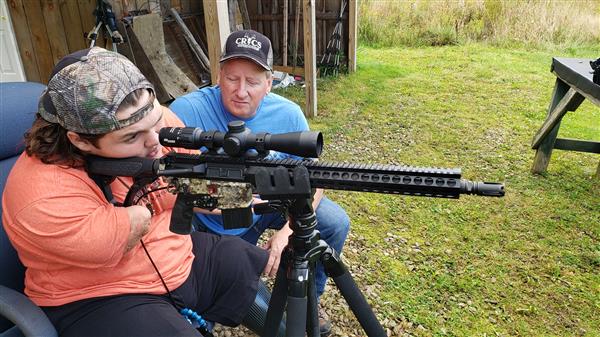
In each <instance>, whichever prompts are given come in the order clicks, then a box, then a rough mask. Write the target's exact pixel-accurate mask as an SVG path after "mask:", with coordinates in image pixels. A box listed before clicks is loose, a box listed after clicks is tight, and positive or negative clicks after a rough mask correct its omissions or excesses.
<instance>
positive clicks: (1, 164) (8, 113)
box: [0, 82, 58, 337]
mask: <svg viewBox="0 0 600 337" xmlns="http://www.w3.org/2000/svg"><path fill="white" fill-rule="evenodd" d="M44 89H45V86H44V85H42V84H39V83H33V82H5V83H0V191H2V192H4V185H5V183H6V178H7V177H8V173H9V172H10V169H11V168H12V166H13V165H14V163H15V161H16V160H17V158H18V157H19V155H20V154H21V152H22V151H23V134H24V133H25V131H26V130H27V129H29V128H30V127H31V123H32V122H33V120H34V119H35V113H36V111H37V103H38V99H39V97H40V95H41V93H42V91H43V90H44ZM23 188H28V186H23ZM1 215H2V208H1V207H0V216H1ZM24 280H25V268H24V267H23V265H22V264H21V262H20V261H19V258H18V256H17V253H16V252H15V250H14V248H13V247H12V245H11V243H10V241H9V240H8V237H7V236H6V233H5V232H4V226H0V337H9V336H10V337H13V336H58V334H57V333H56V329H54V326H52V324H51V323H50V321H49V320H48V318H47V317H46V315H45V314H44V312H43V311H42V310H41V309H40V308H39V307H37V306H36V305H35V304H34V303H33V302H32V301H31V300H30V299H29V298H27V296H25V295H24V294H23V289H24Z"/></svg>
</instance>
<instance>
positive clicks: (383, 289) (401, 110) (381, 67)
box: [279, 43, 600, 336]
mask: <svg viewBox="0 0 600 337" xmlns="http://www.w3.org/2000/svg"><path fill="white" fill-rule="evenodd" d="M553 56H562V57H586V58H595V57H598V56H600V46H598V47H595V48H559V47H556V48H554V49H529V48H527V49H525V48H517V49H508V48H501V47H494V46H491V45H487V44H480V43H471V44H467V45H462V46H445V47H424V48H409V47H402V48H390V49H372V48H368V47H361V48H359V50H358V69H357V72H356V73H354V74H351V75H347V76H342V77H340V78H338V79H335V80H332V79H328V80H319V84H318V109H319V112H318V117H316V118H313V119H311V120H310V124H311V128H312V129H313V130H320V131H322V132H323V133H324V136H325V143H326V144H325V150H324V156H323V158H324V159H326V160H334V161H348V162H366V163H396V164H399V163H403V164H410V165H416V166H436V167H461V168H462V171H463V178H466V179H471V180H486V181H498V182H503V183H505V184H506V191H507V194H506V197H504V198H502V199H493V198H482V197H472V196H466V197H461V199H460V200H442V199H431V198H418V197H398V196H390V195H378V194H367V193H355V192H336V191H328V192H327V194H328V195H330V196H331V197H332V198H333V199H335V200H336V201H338V202H339V203H340V204H342V205H343V206H344V207H345V208H346V210H347V211H348V213H349V215H350V216H351V218H352V236H351V238H350V240H349V242H348V249H346V251H345V258H346V261H347V263H348V264H349V265H350V266H351V268H354V269H351V270H354V271H355V272H356V274H357V275H355V276H356V278H357V280H358V282H359V284H360V286H361V289H371V290H372V292H371V294H372V296H375V297H374V298H371V300H372V303H373V305H374V307H375V310H376V311H377V314H378V316H379V317H380V318H381V319H387V320H388V322H390V321H391V322H394V324H400V323H401V322H403V323H402V324H403V325H402V326H403V331H407V332H409V333H411V334H417V335H457V336H472V335H479V336H482V335H484V334H487V335H495V334H499V335H503V336H504V335H511V336H512V335H524V336H540V335H556V336H571V335H590V336H597V335H599V331H600V320H598V319H597V317H598V313H599V312H600V276H599V275H600V189H599V187H600V183H599V180H598V179H596V178H593V175H594V173H595V171H596V167H597V165H598V159H599V158H598V155H596V154H589V153H579V152H569V151H559V150H555V151H554V154H553V157H552V161H551V163H550V166H549V168H548V172H547V173H545V174H544V175H542V176H539V175H533V174H531V173H530V168H531V165H532V163H533V156H534V153H535V152H534V150H532V149H531V148H530V145H531V140H532V138H533V136H534V135H535V133H536V131H537V129H538V128H539V126H540V125H541V123H542V122H543V120H544V118H545V116H546V109H547V107H548V103H549V102H550V96H551V93H552V88H553V85H554V81H555V77H554V75H553V74H552V73H551V72H550V63H551V59H552V57H553ZM279 93H281V94H283V95H285V96H288V97H290V98H292V99H294V100H296V101H297V102H299V103H300V105H301V106H302V105H303V103H302V102H303V100H304V93H303V91H302V89H299V88H291V89H288V90H282V91H279ZM599 117H600V109H599V108H598V107H597V106H594V105H593V104H591V103H589V102H585V103H584V104H582V106H581V107H580V108H579V109H578V110H577V111H576V112H570V113H568V114H567V115H566V117H565V118H564V119H563V123H562V124H561V125H562V126H561V136H564V137H571V138H578V139H588V140H596V141H597V140H599V139H600V123H598V120H600V119H599ZM334 320H335V317H334ZM406 322H409V323H410V324H408V323H406ZM388 324H390V326H392V323H388Z"/></svg>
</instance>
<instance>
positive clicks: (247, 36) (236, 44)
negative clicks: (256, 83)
mask: <svg viewBox="0 0 600 337" xmlns="http://www.w3.org/2000/svg"><path fill="white" fill-rule="evenodd" d="M235 58H245V59H248V60H251V61H254V62H255V63H256V64H258V65H260V66H261V67H263V68H265V70H269V71H273V48H272V47H271V41H270V40H269V38H268V37H266V36H264V35H262V34H261V33H259V32H256V31H253V30H239V31H237V32H233V33H231V34H229V36H228V37H227V42H225V50H223V55H221V59H220V60H219V62H225V61H227V60H231V59H235Z"/></svg>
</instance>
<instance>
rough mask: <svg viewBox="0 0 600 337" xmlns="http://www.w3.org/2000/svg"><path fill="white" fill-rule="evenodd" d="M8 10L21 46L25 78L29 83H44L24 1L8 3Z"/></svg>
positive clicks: (18, 0)
mask: <svg viewBox="0 0 600 337" xmlns="http://www.w3.org/2000/svg"><path fill="white" fill-rule="evenodd" d="M8 10H9V12H10V18H11V20H12V24H13V28H14V31H15V37H16V40H17V44H18V46H19V53H20V54H21V61H22V62H23V69H24V70H25V76H26V77H27V80H28V81H33V82H42V79H41V77H40V72H39V69H38V61H37V57H36V53H35V50H34V48H33V42H32V41H31V35H30V32H29V25H28V24H27V16H26V15H25V8H24V7H23V0H10V1H9V2H8Z"/></svg>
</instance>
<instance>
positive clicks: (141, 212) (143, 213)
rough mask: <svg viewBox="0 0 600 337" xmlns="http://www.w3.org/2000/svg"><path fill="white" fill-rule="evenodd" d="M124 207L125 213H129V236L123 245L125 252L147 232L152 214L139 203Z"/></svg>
mask: <svg viewBox="0 0 600 337" xmlns="http://www.w3.org/2000/svg"><path fill="white" fill-rule="evenodd" d="M126 209H127V214H129V224H130V225H131V229H130V231H129V236H128V237H127V246H126V247H125V252H128V251H130V250H131V249H132V248H133V247H135V245H136V244H137V243H138V242H139V241H140V239H141V238H142V237H143V236H144V235H146V233H148V230H149V229H150V219H151V218H152V214H151V213H150V210H149V209H147V208H146V207H144V206H139V205H134V206H129V207H126Z"/></svg>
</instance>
